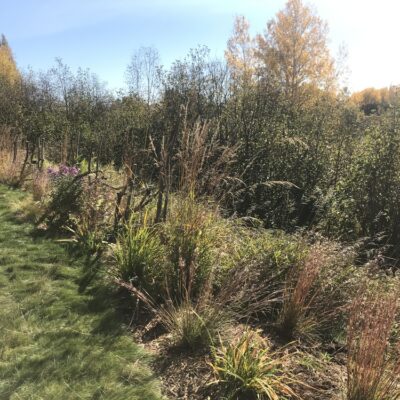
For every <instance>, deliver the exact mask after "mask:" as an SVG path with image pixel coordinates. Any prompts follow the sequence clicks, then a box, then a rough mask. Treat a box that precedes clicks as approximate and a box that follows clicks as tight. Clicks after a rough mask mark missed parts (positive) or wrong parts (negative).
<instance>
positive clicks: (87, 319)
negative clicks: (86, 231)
mask: <svg viewBox="0 0 400 400" xmlns="http://www.w3.org/2000/svg"><path fill="white" fill-rule="evenodd" d="M23 196H24V194H23V193H21V192H18V191H11V190H9V189H7V188H6V187H4V186H1V185H0V400H6V399H10V400H17V399H35V400H39V399H44V400H52V399H54V400H56V399H57V400H64V399H73V400H79V399H93V400H94V399H107V400H114V399H115V400H118V399H121V400H135V399H140V400H152V399H161V398H162V397H161V395H160V390H159V385H158V381H157V379H156V378H155V377H154V376H153V375H152V373H151V371H150V369H149V367H148V362H149V361H150V360H149V355H148V354H146V352H145V351H144V350H142V349H141V348H140V347H139V346H137V345H136V344H135V343H134V342H133V341H132V339H131V338H130V337H129V335H128V331H127V329H126V327H124V325H123V322H124V321H126V319H125V317H124V316H122V315H121V312H119V311H118V310H119V308H118V304H119V301H118V298H117V297H116V296H115V293H113V289H112V288H111V287H108V286H107V285H104V284H101V282H100V281H101V280H100V279H98V278H97V279H95V280H94V281H92V282H91V283H90V285H89V286H87V287H85V288H84V290H82V275H83V271H84V270H85V265H84V261H83V260H81V259H78V258H72V257H70V255H69V254H68V252H67V251H66V249H65V248H64V247H65V246H64V247H63V245H61V244H59V243H57V242H55V241H54V240H51V239H48V238H44V237H40V236H38V235H35V232H34V228H33V226H32V225H30V224H28V223H23V222H21V221H19V220H18V219H17V218H16V217H15V215H13V214H12V212H11V211H10V205H11V204H12V203H13V202H16V201H18V200H20V199H21V198H23ZM86 268H87V266H86Z"/></svg>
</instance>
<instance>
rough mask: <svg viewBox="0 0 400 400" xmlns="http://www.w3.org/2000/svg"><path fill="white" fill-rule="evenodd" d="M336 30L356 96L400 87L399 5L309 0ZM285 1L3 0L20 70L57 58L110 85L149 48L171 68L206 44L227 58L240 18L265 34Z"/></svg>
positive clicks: (332, 41) (333, 38)
mask: <svg viewBox="0 0 400 400" xmlns="http://www.w3.org/2000/svg"><path fill="white" fill-rule="evenodd" d="M305 3H306V4H311V5H313V6H314V7H315V9H316V11H317V14H318V15H319V16H320V17H322V18H323V19H324V20H325V21H327V23H328V26H329V46H330V48H331V51H332V54H333V55H334V56H336V55H337V54H338V49H339V47H340V46H341V45H344V46H345V47H346V49H347V53H348V57H347V61H346V64H347V67H348V70H349V75H348V78H347V81H346V83H347V85H348V87H349V88H350V90H352V91H357V90H361V89H364V88H366V87H371V86H374V87H384V86H389V85H393V84H399V83H400V51H399V48H398V47H399V39H400V23H399V15H400V1H399V0H379V1H376V0H373V1H372V0H314V1H307V0H306V1H305ZM284 4H285V0H147V1H145V0H68V1H67V0H0V6H1V7H0V10H1V13H0V32H2V33H4V34H5V35H6V37H7V39H8V42H9V44H10V46H11V48H12V49H13V51H14V56H15V59H16V61H17V64H18V66H19V68H21V69H23V70H24V69H27V68H28V67H31V68H33V69H34V70H46V69H48V68H50V67H51V66H52V65H53V64H54V60H55V58H56V57H60V58H62V59H63V61H64V62H65V63H66V64H68V65H70V66H71V68H72V69H77V68H78V67H83V68H90V70H91V71H93V72H95V73H96V74H98V75H99V77H100V78H101V80H103V81H107V82H108V84H109V87H110V88H119V87H122V86H124V84H125V78H124V76H125V70H126V67H127V65H128V63H129V61H130V58H131V56H132V54H133V53H134V51H135V50H136V49H138V48H140V47H141V46H146V47H147V46H153V47H155V48H157V49H158V51H159V53H160V56H161V60H162V64H163V65H164V66H165V67H167V68H168V66H169V65H171V63H172V62H173V61H174V60H176V59H182V58H184V57H185V55H186V54H187V53H188V52H189V50H190V49H191V48H194V47H196V46H197V45H206V46H207V47H208V48H209V49H210V51H211V55H212V56H213V57H223V54H224V49H225V47H226V42H227V40H228V38H229V36H230V34H231V32H232V27H233V21H234V18H235V16H236V15H239V14H240V15H244V16H245V17H246V18H247V19H248V20H249V22H250V26H251V32H252V33H253V34H255V33H262V32H263V30H264V29H265V26H266V23H267V21H268V20H270V19H271V18H273V17H274V15H275V14H276V12H277V11H279V10H280V9H282V8H283V7H284Z"/></svg>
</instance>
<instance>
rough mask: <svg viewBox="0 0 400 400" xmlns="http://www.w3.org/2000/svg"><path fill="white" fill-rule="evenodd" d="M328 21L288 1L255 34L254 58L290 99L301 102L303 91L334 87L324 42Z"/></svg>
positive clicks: (296, 0)
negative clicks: (257, 33)
mask: <svg viewBox="0 0 400 400" xmlns="http://www.w3.org/2000/svg"><path fill="white" fill-rule="evenodd" d="M327 31H328V28H327V24H326V23H325V22H324V21H322V20H321V18H319V17H318V16H317V15H316V14H315V12H314V11H313V10H312V9H311V8H310V7H308V6H305V5H304V4H303V3H302V1H301V0H289V1H288V2H287V3H286V5H285V8H284V9H283V10H281V11H279V12H278V13H277V15H276V18H275V19H273V20H271V21H270V22H268V24H267V29H266V31H265V33H264V34H263V35H257V47H258V50H257V52H256V55H257V57H258V58H259V61H260V63H261V65H262V67H263V69H264V73H265V74H266V75H267V76H269V78H270V79H274V80H276V82H277V83H278V84H279V85H281V87H283V88H284V90H285V93H286V95H287V97H288V99H289V100H291V101H292V102H295V103H298V102H302V101H303V99H304V97H305V95H306V93H309V92H310V89H312V90H313V91H315V90H318V89H333V88H334V85H335V68H334V60H333V58H332V57H331V55H330V52H329V49H328V45H327Z"/></svg>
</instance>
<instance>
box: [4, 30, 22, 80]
mask: <svg viewBox="0 0 400 400" xmlns="http://www.w3.org/2000/svg"><path fill="white" fill-rule="evenodd" d="M0 76H1V77H3V78H5V79H6V80H7V81H8V82H9V83H15V82H16V81H18V80H19V79H20V73H19V71H18V69H17V65H16V63H15V60H14V57H13V54H12V51H11V48H10V46H9V45H8V42H7V39H6V37H5V36H4V35H1V39H0Z"/></svg>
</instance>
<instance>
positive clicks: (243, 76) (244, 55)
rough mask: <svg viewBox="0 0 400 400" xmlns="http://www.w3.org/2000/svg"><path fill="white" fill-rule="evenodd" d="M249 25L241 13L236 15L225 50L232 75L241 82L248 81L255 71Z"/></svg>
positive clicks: (253, 47) (253, 48)
mask: <svg viewBox="0 0 400 400" xmlns="http://www.w3.org/2000/svg"><path fill="white" fill-rule="evenodd" d="M249 27H250V25H249V22H248V20H247V19H246V18H245V17H244V16H243V15H239V16H237V17H236V18H235V23H234V26H233V33H232V36H231V37H230V38H229V40H228V43H227V49H226V50H225V59H226V61H227V64H228V67H229V69H230V71H231V74H232V77H233V78H234V80H235V81H238V80H239V81H241V82H242V83H246V82H249V81H250V80H251V78H252V77H253V74H254V71H255V56H254V51H255V46H254V40H253V39H252V38H251V36H250V33H249Z"/></svg>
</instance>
